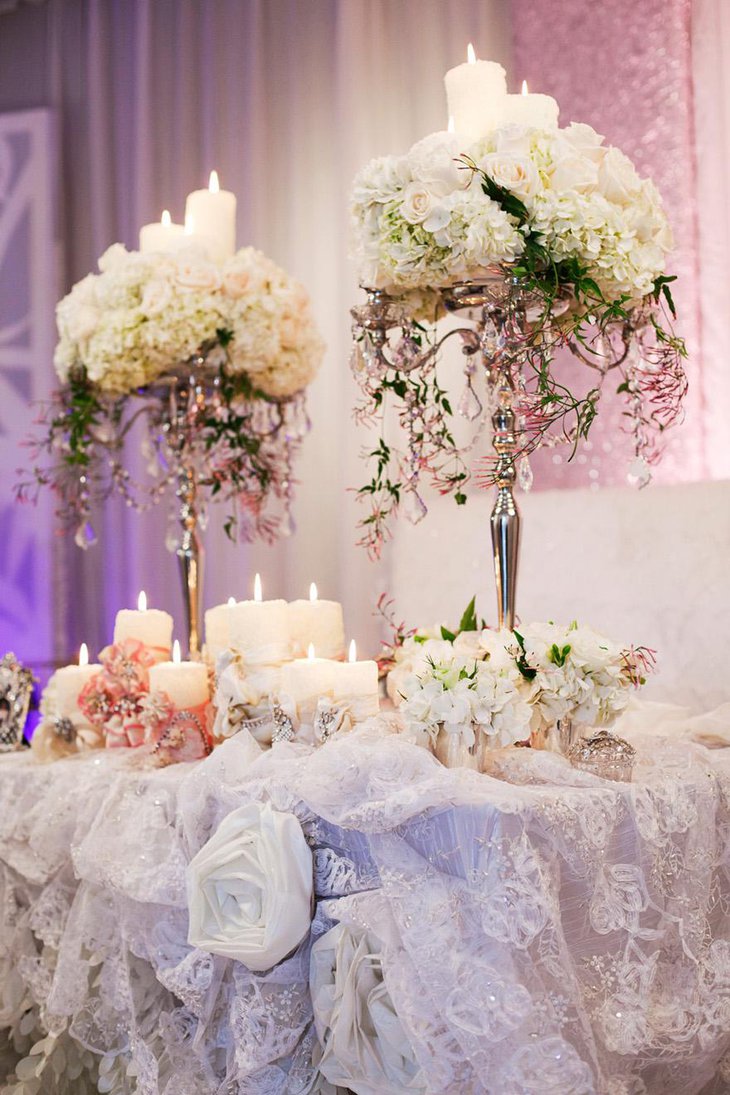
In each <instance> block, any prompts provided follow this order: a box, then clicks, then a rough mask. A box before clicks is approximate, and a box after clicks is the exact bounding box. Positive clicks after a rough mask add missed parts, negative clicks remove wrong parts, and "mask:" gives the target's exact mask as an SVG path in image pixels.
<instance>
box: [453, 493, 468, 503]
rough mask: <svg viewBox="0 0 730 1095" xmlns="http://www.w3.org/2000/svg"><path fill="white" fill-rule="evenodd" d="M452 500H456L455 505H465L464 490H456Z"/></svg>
mask: <svg viewBox="0 0 730 1095" xmlns="http://www.w3.org/2000/svg"><path fill="white" fill-rule="evenodd" d="M454 501H455V502H456V504H457V506H465V505H466V495H465V494H464V492H463V491H460V490H457V492H456V494H455V495H454Z"/></svg>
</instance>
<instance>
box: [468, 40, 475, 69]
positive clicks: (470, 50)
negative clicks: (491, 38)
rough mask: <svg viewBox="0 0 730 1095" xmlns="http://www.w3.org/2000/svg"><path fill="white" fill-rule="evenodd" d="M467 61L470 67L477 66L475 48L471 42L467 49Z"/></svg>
mask: <svg viewBox="0 0 730 1095" xmlns="http://www.w3.org/2000/svg"><path fill="white" fill-rule="evenodd" d="M466 59H467V61H468V62H469V64H470V65H475V64H476V63H477V55H476V53H475V52H474V46H473V45H472V44H471V42H470V43H469V45H468V46H467V47H466Z"/></svg>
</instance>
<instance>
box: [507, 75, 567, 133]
mask: <svg viewBox="0 0 730 1095" xmlns="http://www.w3.org/2000/svg"><path fill="white" fill-rule="evenodd" d="M559 115H560V108H559V106H558V104H557V100H555V99H553V98H552V96H551V95H532V94H530V93H529V92H528V90H527V81H526V80H523V81H522V92H521V94H520V95H508V96H507V99H506V100H505V105H504V120H503V125H524V126H531V127H532V128H533V129H557V126H558V117H559Z"/></svg>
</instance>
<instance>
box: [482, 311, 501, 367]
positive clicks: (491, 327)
mask: <svg viewBox="0 0 730 1095" xmlns="http://www.w3.org/2000/svg"><path fill="white" fill-rule="evenodd" d="M499 348H500V347H499V332H498V330H497V324H496V323H495V322H494V320H493V319H487V320H486V321H485V323H484V329H483V331H482V353H483V354H484V356H485V357H486V358H487V359H491V358H493V357H495V356H496V354H497V351H498V350H499Z"/></svg>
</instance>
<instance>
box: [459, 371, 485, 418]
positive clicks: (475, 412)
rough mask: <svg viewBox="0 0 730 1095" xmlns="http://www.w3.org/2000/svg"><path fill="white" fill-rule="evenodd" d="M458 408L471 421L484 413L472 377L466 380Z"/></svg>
mask: <svg viewBox="0 0 730 1095" xmlns="http://www.w3.org/2000/svg"><path fill="white" fill-rule="evenodd" d="M456 409H457V411H458V412H459V414H460V415H461V416H462V417H463V418H467V419H468V420H469V421H470V422H473V421H474V419H475V418H478V417H479V415H480V414H481V413H482V403H481V400H480V398H479V396H478V395H477V393H476V392H475V391H474V389H473V388H472V385H471V380H470V379H469V380H467V382H466V387H465V388H464V391H463V392H462V394H461V399H460V400H459V403H458V405H457V408H456Z"/></svg>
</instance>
